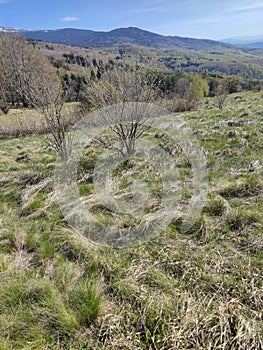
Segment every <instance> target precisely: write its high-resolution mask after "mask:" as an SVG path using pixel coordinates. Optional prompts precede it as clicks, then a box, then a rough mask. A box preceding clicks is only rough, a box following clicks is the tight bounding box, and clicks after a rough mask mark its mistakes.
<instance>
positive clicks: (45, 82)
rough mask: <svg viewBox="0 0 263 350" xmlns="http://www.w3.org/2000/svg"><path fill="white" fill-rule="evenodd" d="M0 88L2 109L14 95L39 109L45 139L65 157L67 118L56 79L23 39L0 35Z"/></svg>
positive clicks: (8, 104) (45, 63)
mask: <svg viewBox="0 0 263 350" xmlns="http://www.w3.org/2000/svg"><path fill="white" fill-rule="evenodd" d="M0 91H1V92H3V91H4V93H3V94H2V95H1V99H0V100H1V101H0V102H1V106H0V107H1V109H2V110H3V111H4V112H6V111H8V108H9V107H10V103H11V102H12V100H11V99H12V98H14V97H16V99H17V100H19V101H21V102H22V103H23V105H25V106H32V107H34V108H36V109H37V110H39V111H40V112H41V113H42V114H43V115H44V118H45V121H46V124H47V128H48V131H49V132H50V134H49V136H48V138H47V140H48V143H49V145H50V146H51V147H52V148H53V149H54V150H56V151H60V152H61V154H62V155H63V156H64V157H66V156H67V152H68V150H67V149H66V148H67V146H66V143H63V140H64V138H65V132H66V128H67V124H68V120H67V118H66V116H65V114H63V104H64V101H63V97H62V88H61V82H60V79H59V77H58V75H57V74H56V70H55V68H54V67H52V65H51V64H50V63H49V61H48V59H47V58H46V57H45V56H43V55H42V54H41V53H40V52H38V51H37V50H35V49H34V48H33V47H32V46H31V45H30V44H29V43H28V42H27V40H26V39H25V38H22V37H19V36H10V35H8V36H1V37H0ZM63 145H64V146H63ZM61 147H62V148H61Z"/></svg>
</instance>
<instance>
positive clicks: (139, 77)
mask: <svg viewBox="0 0 263 350" xmlns="http://www.w3.org/2000/svg"><path fill="white" fill-rule="evenodd" d="M157 97H158V89H157V87H156V82H153V81H151V79H150V78H149V77H148V76H147V75H146V74H145V73H142V72H140V71H139V70H138V69H133V70H130V71H125V70H117V69H114V70H112V71H110V72H108V73H107V74H105V75H104V77H103V80H101V81H99V82H91V84H90V86H89V87H88V88H87V90H86V92H85V94H84V96H83V101H82V104H81V114H82V116H83V115H85V114H86V113H87V112H89V111H92V110H98V109H102V108H105V107H107V106H111V105H116V109H115V111H116V113H115V114H114V113H110V114H107V113H106V112H105V113H103V112H102V113H98V115H97V118H96V120H92V121H91V124H92V125H93V126H101V125H102V124H103V125H104V126H107V127H108V128H109V129H110V130H111V136H109V135H106V136H105V135H103V136H102V137H97V138H96V141H97V142H99V143H100V144H101V145H102V146H104V147H106V148H112V147H113V144H115V143H116V141H118V143H119V146H118V151H119V152H120V153H121V154H128V155H130V154H132V153H133V152H134V151H135V143H136V140H137V139H138V138H140V137H142V135H143V134H144V132H145V131H146V130H147V127H146V126H145V121H146V120H147V119H149V118H150V117H152V116H153V114H152V111H150V110H149V108H147V104H146V103H147V102H148V103H150V102H155V101H156V99H157ZM126 102H135V104H134V105H133V107H131V104H130V105H129V107H128V104H127V106H126V105H125V103H126ZM136 102H138V105H137V107H138V108H136ZM139 102H144V103H145V104H144V105H143V104H139ZM115 149H116V147H115Z"/></svg>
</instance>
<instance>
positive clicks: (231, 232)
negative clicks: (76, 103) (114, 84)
mask: <svg viewBox="0 0 263 350" xmlns="http://www.w3.org/2000/svg"><path fill="white" fill-rule="evenodd" d="M19 112H20V113H24V114H25V115H26V116H27V115H28V111H16V113H18V114H19ZM182 115H183V116H184V118H185V120H186V121H187V124H188V125H189V126H190V127H191V128H192V130H193V131H194V133H195V135H196V137H197V138H198V140H199V142H200V144H201V145H202V147H204V149H205V150H206V154H207V163H208V171H209V195H208V200H207V203H206V206H205V208H204V211H203V214H202V216H201V218H200V220H199V221H198V222H197V223H196V225H195V226H194V227H193V228H192V229H191V231H190V232H188V233H186V234H182V233H180V232H179V230H178V224H179V223H178V222H177V221H175V222H173V223H172V224H171V225H170V226H169V227H167V229H166V230H165V231H164V232H162V234H161V235H160V237H159V238H155V239H154V240H152V241H151V242H148V243H147V244H144V245H141V246H135V247H131V248H125V249H112V248H107V247H103V246H95V245H93V244H91V243H85V242H83V241H82V240H81V239H80V237H79V236H78V235H77V234H76V233H75V232H74V231H73V230H72V229H71V227H69V226H68V225H67V222H66V221H65V220H64V218H63V216H62V214H61V211H60V209H59V207H58V205H57V203H56V197H55V196H54V187H53V182H52V179H53V169H54V162H55V160H56V154H54V153H52V152H51V151H50V149H48V148H47V147H46V145H45V143H43V142H42V140H41V139H40V138H38V137H36V136H30V137H21V138H13V139H6V140H0V146H1V147H0V155H1V163H0V279H1V283H0V349H1V350H12V349H23V350H32V349H35V350H46V349H53V350H115V349H123V350H128V349H129V350H140V349H152V350H153V349H157V350H164V349H165V350H182V349H200V350H207V349H210V350H212V349H213V350H222V349H229V350H230V349H235V350H261V349H262V348H263V334H262V329H263V321H262V320H263V318H262V309H263V285H262V271H263V253H262V252H263V235H262V232H263V219H262V209H263V196H262V193H263V181H262V175H263V168H262V165H263V158H262V155H263V152H262V142H261V140H262V133H263V124H262V115H263V109H262V93H239V94H233V95H230V96H229V97H228V100H227V103H226V106H225V108H224V110H223V111H219V110H218V109H216V108H215V107H214V100H213V99H207V100H206V103H205V104H204V105H203V106H202V108H200V110H198V111H193V112H186V113H184V114H182V113H180V116H182ZM36 118H37V116H36ZM171 118H176V115H173V116H171ZM14 122H15V120H14ZM100 154H101V153H100ZM85 157H86V155H85V154H84V155H83V158H82V159H81V164H82V166H83V167H82V170H86V171H87V172H89V171H91V170H92V167H93V166H94V159H95V158H92V157H87V158H85ZM178 169H179V171H180V175H181V176H184V174H185V172H186V171H189V167H188V165H187V164H184V163H182V164H179V165H178ZM115 170H116V171H115V175H114V176H116V177H117V176H119V175H118V174H120V171H119V170H120V169H115ZM117 170H118V171H117ZM122 171H124V172H126V173H127V174H128V173H129V177H131V176H132V169H127V167H126V168H123V169H122ZM78 174H79V176H80V177H81V178H82V174H80V173H78ZM86 179H87V178H86ZM124 180H126V178H124ZM153 180H154V179H153V178H152V177H150V178H149V184H151V183H152V181H153ZM182 183H183V181H182ZM130 185H131V183H130V182H129V181H127V180H126V181H123V183H122V187H120V190H126V191H129V187H130ZM78 186H79V190H80V193H81V195H82V196H91V197H92V195H93V191H94V188H93V184H92V183H91V182H90V181H88V180H87V181H86V180H85V179H84V180H82V181H80V182H79V185H78ZM186 186H189V183H188V185H187V184H186ZM90 204H91V205H93V211H92V213H93V214H94V215H96V214H97V215H98V218H99V219H100V220H111V219H112V213H110V212H109V211H107V210H103V207H102V206H99V205H98V204H97V203H96V202H95V201H93V203H91V202H90ZM178 205H179V206H184V205H185V203H184V201H182V202H180V203H179V204H178Z"/></svg>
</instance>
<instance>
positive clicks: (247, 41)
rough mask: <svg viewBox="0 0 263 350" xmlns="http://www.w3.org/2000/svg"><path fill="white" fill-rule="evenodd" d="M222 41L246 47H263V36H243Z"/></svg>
mask: <svg viewBox="0 0 263 350" xmlns="http://www.w3.org/2000/svg"><path fill="white" fill-rule="evenodd" d="M221 42H224V43H226V44H232V45H236V46H239V47H241V48H244V49H263V36H243V37H242V36H241V37H233V38H228V39H222V40H221Z"/></svg>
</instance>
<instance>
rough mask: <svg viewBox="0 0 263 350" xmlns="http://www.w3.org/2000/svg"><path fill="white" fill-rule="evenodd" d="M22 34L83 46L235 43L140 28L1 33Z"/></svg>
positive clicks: (219, 46) (206, 47)
mask: <svg viewBox="0 0 263 350" xmlns="http://www.w3.org/2000/svg"><path fill="white" fill-rule="evenodd" d="M1 30H2V32H3V31H4V32H6V33H8V32H10V33H13V32H14V31H15V32H16V33H18V34H19V35H23V36H25V37H26V38H28V39H35V40H42V41H45V42H53V43H58V44H65V45H71V46H80V47H116V46H122V45H139V46H148V47H153V48H159V49H172V48H181V49H187V50H194V51H200V50H202V51H216V52H224V51H225V50H227V49H228V50H231V49H233V46H232V45H230V44H226V43H221V42H219V41H214V40H208V39H193V38H185V37H180V36H165V35H160V34H156V33H152V32H149V31H146V30H142V29H139V28H134V27H129V28H119V29H114V30H111V31H109V32H102V31H101V32H99V31H92V30H85V29H73V28H65V29H56V30H17V29H16V30H14V29H12V28H0V32H1Z"/></svg>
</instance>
